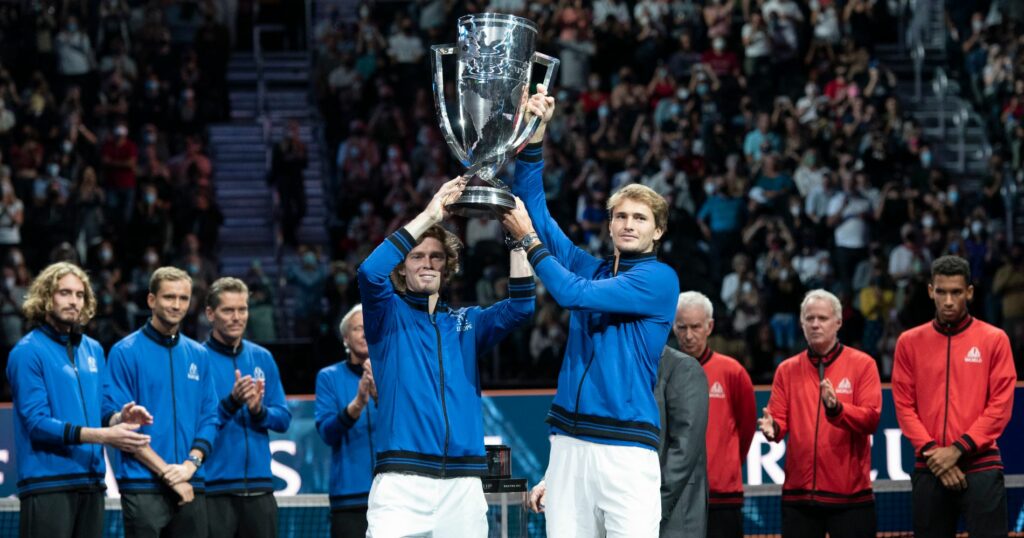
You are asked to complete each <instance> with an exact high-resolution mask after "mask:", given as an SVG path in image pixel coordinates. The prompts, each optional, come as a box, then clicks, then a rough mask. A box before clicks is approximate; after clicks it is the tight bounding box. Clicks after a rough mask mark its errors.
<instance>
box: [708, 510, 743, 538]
mask: <svg viewBox="0 0 1024 538" xmlns="http://www.w3.org/2000/svg"><path fill="white" fill-rule="evenodd" d="M708 538H743V507H742V506H729V507H724V506H723V507H715V506H711V507H709V508H708Z"/></svg>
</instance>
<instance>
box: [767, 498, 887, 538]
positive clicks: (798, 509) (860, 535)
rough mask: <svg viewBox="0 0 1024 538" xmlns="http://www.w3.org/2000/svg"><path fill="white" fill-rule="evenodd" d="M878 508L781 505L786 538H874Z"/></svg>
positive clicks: (869, 506) (866, 506)
mask: <svg viewBox="0 0 1024 538" xmlns="http://www.w3.org/2000/svg"><path fill="white" fill-rule="evenodd" d="M876 526H877V523H876V521H875V505H874V504H868V505H863V506H854V507H850V508H847V507H836V508H832V507H823V506H800V505H782V537H783V538H825V533H828V535H829V537H830V538H875V527H876Z"/></svg>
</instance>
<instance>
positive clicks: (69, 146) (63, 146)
mask: <svg viewBox="0 0 1024 538" xmlns="http://www.w3.org/2000/svg"><path fill="white" fill-rule="evenodd" d="M60 149H61V150H63V151H64V153H71V150H73V149H75V145H74V144H72V143H71V141H70V140H65V141H64V142H61V144H60Z"/></svg>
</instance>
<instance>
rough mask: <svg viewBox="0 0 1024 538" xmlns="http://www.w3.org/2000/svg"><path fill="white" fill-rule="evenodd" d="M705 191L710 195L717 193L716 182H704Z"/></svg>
mask: <svg viewBox="0 0 1024 538" xmlns="http://www.w3.org/2000/svg"><path fill="white" fill-rule="evenodd" d="M704 193H705V194H707V195H708V196H711V195H712V194H715V184H714V183H710V182H708V183H705V184H704Z"/></svg>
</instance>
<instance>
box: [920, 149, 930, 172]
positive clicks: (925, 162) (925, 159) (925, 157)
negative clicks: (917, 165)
mask: <svg viewBox="0 0 1024 538" xmlns="http://www.w3.org/2000/svg"><path fill="white" fill-rule="evenodd" d="M921 166H923V167H925V168H931V166H932V154H931V152H929V151H925V152H924V153H921Z"/></svg>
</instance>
